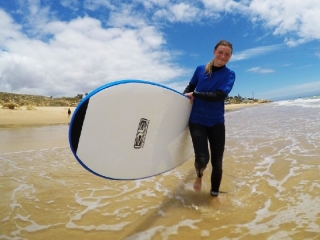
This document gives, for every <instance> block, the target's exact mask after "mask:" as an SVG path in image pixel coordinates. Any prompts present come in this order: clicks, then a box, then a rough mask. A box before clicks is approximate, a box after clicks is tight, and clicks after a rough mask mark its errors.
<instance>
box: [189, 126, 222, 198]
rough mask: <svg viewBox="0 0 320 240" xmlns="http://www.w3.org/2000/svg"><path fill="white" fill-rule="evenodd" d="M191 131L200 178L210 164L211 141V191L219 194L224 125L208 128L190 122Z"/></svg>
mask: <svg viewBox="0 0 320 240" xmlns="http://www.w3.org/2000/svg"><path fill="white" fill-rule="evenodd" d="M189 130H190V134H191V138H192V143H193V148H194V153H195V168H196V171H197V175H198V177H202V173H203V171H204V169H205V168H206V166H207V164H208V162H209V149H208V140H209V144H210V153H211V164H212V173H211V191H214V192H219V188H220V183H221V178H222V160H223V152H224V146H225V126H224V123H221V124H216V125H213V126H211V127H206V126H203V125H201V124H196V123H191V122H189Z"/></svg>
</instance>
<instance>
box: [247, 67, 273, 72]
mask: <svg viewBox="0 0 320 240" xmlns="http://www.w3.org/2000/svg"><path fill="white" fill-rule="evenodd" d="M247 72H255V73H263V74H265V73H273V72H274V70H273V69H271V68H261V67H253V68H250V69H248V70H247Z"/></svg>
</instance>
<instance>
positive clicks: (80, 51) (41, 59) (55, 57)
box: [0, 11, 184, 96]
mask: <svg viewBox="0 0 320 240" xmlns="http://www.w3.org/2000/svg"><path fill="white" fill-rule="evenodd" d="M0 15H1V17H2V18H1V19H4V20H5V23H3V21H2V22H1V24H4V28H2V29H1V30H0V31H1V34H0V36H1V38H0V39H1V42H0V45H1V46H3V48H4V49H6V51H2V52H0V88H1V89H2V91H6V92H17V93H19V92H23V93H37V94H43V95H48V96H51V95H53V96H73V95H76V94H78V93H85V92H90V91H91V90H93V89H95V88H96V87H99V86H101V85H103V84H106V83H108V82H110V81H115V80H120V79H128V78H130V79H144V80H150V81H155V82H159V83H161V82H167V81H170V80H172V79H174V78H176V77H178V76H181V75H182V74H184V70H183V69H182V68H180V67H178V66H174V65H173V63H172V55H170V53H169V52H167V51H166V50H164V49H163V45H164V43H165V40H164V38H163V36H162V34H161V33H160V32H158V31H157V29H156V28H154V27H152V26H141V27H140V28H115V27H114V28H108V29H105V28H102V27H101V22H100V21H99V20H96V19H93V18H90V17H84V18H77V19H74V20H72V21H70V22H61V21H52V22H49V23H48V24H46V25H45V26H44V27H43V31H44V32H45V33H46V34H51V35H52V36H53V37H52V38H51V39H50V40H49V41H46V42H45V41H40V40H37V39H32V38H29V37H27V36H25V35H23V34H22V32H21V31H22V30H21V27H20V26H19V25H17V24H15V23H13V22H12V19H11V18H10V17H9V16H8V15H7V14H5V13H4V12H3V11H1V12H0Z"/></svg>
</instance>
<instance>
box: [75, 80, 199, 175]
mask: <svg viewBox="0 0 320 240" xmlns="http://www.w3.org/2000/svg"><path fill="white" fill-rule="evenodd" d="M190 111H191V104H190V103H189V99H188V98H186V97H185V96H183V95H182V94H181V93H179V92H177V91H175V90H173V89H170V88H168V87H165V86H162V85H160V84H156V83H152V82H146V81H141V80H123V81H117V82H113V83H109V84H106V85H104V86H102V87H100V88H98V89H96V90H94V91H93V92H92V93H90V94H89V95H88V96H87V97H86V98H84V99H83V100H82V101H81V102H80V104H79V105H78V106H77V108H76V109H75V111H74V114H73V117H72V119H71V122H70V129H69V142H70V147H71V149H72V151H73V154H74V155H75V157H76V159H77V160H78V161H79V163H80V164H81V165H82V166H83V167H84V168H85V169H87V170H88V171H90V172H92V173H94V174H96V175H98V176H101V177H105V178H110V179H119V180H126V179H140V178H146V177H151V176H154V175H157V174H160V173H164V172H166V171H168V170H171V169H173V168H175V167H177V166H179V165H180V164H182V163H184V162H185V161H186V160H188V159H189V158H190V157H191V156H192V154H193V148H192V142H191V138H190V135H189V129H188V120H189V114H190Z"/></svg>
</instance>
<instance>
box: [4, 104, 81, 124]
mask: <svg viewBox="0 0 320 240" xmlns="http://www.w3.org/2000/svg"><path fill="white" fill-rule="evenodd" d="M68 109H69V107H35V109H34V110H27V109H26V108H25V107H22V108H20V109H18V110H10V109H3V108H0V127H1V126H12V125H50V124H68V123H69V122H70V119H71V117H72V114H73V112H74V110H75V107H70V110H71V112H72V113H71V115H70V117H68Z"/></svg>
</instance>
